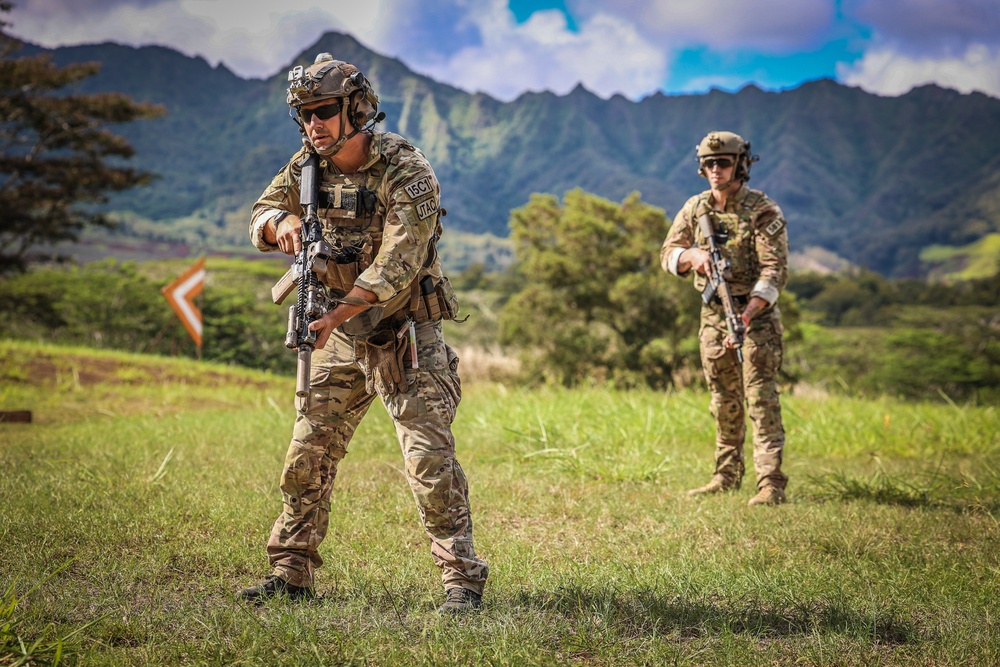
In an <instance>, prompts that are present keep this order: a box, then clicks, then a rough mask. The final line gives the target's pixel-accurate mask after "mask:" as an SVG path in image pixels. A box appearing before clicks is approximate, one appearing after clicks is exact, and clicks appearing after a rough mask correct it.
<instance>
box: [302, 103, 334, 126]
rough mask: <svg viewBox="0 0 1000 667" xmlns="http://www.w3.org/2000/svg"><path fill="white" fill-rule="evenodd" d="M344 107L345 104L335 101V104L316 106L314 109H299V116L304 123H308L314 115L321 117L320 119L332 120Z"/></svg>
mask: <svg viewBox="0 0 1000 667" xmlns="http://www.w3.org/2000/svg"><path fill="white" fill-rule="evenodd" d="M343 108H344V105H343V104H341V103H340V102H334V103H333V104H324V105H323V106H321V107H314V108H312V109H299V118H301V119H302V122H303V123H305V124H307V125H308V124H309V122H310V121H311V120H312V117H313V116H317V117H319V119H320V120H330V119H331V118H333V117H334V116H336V115H337V114H339V113H340V110H341V109H343Z"/></svg>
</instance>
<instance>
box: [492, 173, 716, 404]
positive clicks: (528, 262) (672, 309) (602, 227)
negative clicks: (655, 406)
mask: <svg viewBox="0 0 1000 667" xmlns="http://www.w3.org/2000/svg"><path fill="white" fill-rule="evenodd" d="M510 226H511V238H512V240H513V241H514V246H515V252H516V255H517V263H518V264H517V266H518V270H519V271H520V272H521V273H522V274H523V275H524V277H525V279H526V280H525V286H524V288H523V289H522V290H521V291H520V292H518V293H517V294H516V295H514V297H513V298H511V300H510V301H509V302H508V303H507V305H506V306H505V307H504V310H503V312H502V314H501V340H502V342H504V343H506V344H515V345H519V346H521V347H523V348H524V349H525V350H526V351H528V353H529V359H532V360H534V362H535V363H537V364H538V366H539V370H540V371H541V372H542V373H543V374H545V375H547V376H548V377H550V378H551V379H553V380H555V381H558V382H560V383H562V384H565V385H573V384H576V383H577V382H579V381H581V380H585V379H587V378H590V377H598V378H606V379H609V380H611V381H613V382H615V383H617V384H619V385H624V386H631V385H636V384H649V385H651V386H657V387H662V386H666V385H669V384H671V383H672V381H673V376H674V374H675V373H676V372H677V371H678V370H679V369H680V368H681V367H682V366H689V367H694V366H695V365H696V364H697V354H698V353H697V351H698V343H697V338H696V336H697V332H698V294H697V292H696V291H695V290H693V289H691V286H690V285H688V284H686V283H684V282H682V281H678V280H671V279H669V276H667V275H666V274H664V272H663V271H662V269H661V268H660V262H659V249H660V245H661V243H662V241H663V238H664V236H666V233H667V229H668V226H669V225H668V220H667V218H666V217H665V215H664V213H663V211H662V210H660V209H657V208H654V207H652V206H649V205H647V204H644V203H642V201H640V199H639V195H638V194H637V193H633V194H631V195H629V196H628V197H627V198H626V199H625V200H624V201H623V202H622V203H621V204H620V205H619V204H615V203H614V202H610V201H607V200H605V199H602V198H600V197H597V196H595V195H591V194H588V193H586V192H584V191H582V190H580V189H576V190H572V191H570V192H567V193H566V195H565V197H564V200H563V204H562V206H560V204H559V202H558V200H557V199H556V198H555V197H553V196H552V195H537V194H536V195H532V197H531V200H530V201H529V202H528V204H527V205H525V206H524V207H522V208H519V209H517V210H515V211H514V212H513V215H512V217H511V222H510ZM531 355H534V356H531Z"/></svg>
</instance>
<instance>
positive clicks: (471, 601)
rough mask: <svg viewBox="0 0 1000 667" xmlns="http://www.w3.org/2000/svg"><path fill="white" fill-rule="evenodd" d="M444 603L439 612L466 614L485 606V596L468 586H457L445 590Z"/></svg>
mask: <svg viewBox="0 0 1000 667" xmlns="http://www.w3.org/2000/svg"><path fill="white" fill-rule="evenodd" d="M445 593H446V594H447V595H446V597H445V600H444V604H442V605H441V606H440V607H438V613H439V614H464V613H465V612H469V611H475V610H477V609H479V608H480V607H482V606H483V596H482V595H480V594H479V593H476V592H474V591H470V590H469V589H468V588H459V587H457V586H455V587H452V588H449V589H448V590H447V591H445Z"/></svg>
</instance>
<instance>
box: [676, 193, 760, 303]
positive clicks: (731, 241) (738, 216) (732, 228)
mask: <svg viewBox="0 0 1000 667" xmlns="http://www.w3.org/2000/svg"><path fill="white" fill-rule="evenodd" d="M755 203H756V198H755V197H754V196H753V194H750V195H747V197H746V198H745V199H744V200H743V202H741V203H740V204H739V205H738V207H737V210H736V211H734V212H723V211H718V210H712V222H713V225H714V227H715V242H716V243H717V244H718V247H719V250H720V251H721V252H722V255H723V257H725V258H726V259H728V260H729V265H730V273H729V275H728V276H726V280H727V281H728V282H729V285H730V287H731V288H732V290H733V294H734V296H742V295H745V294H749V293H750V290H751V289H753V285H754V283H755V282H756V281H757V277H758V274H759V273H760V268H759V263H758V261H757V248H756V245H755V238H754V236H755V234H754V227H755V225H756V221H757V214H756V213H755V212H754V210H753V205H754V204H755ZM697 210H698V209H697V208H696V209H695V210H694V212H697ZM691 219H692V220H694V219H695V218H694V217H692V218H691ZM695 241H696V242H697V244H698V247H700V248H707V247H708V240H707V239H705V238H704V237H703V236H702V234H701V230H699V229H698V228H697V226H696V227H695ZM706 282H707V280H706V279H705V277H704V276H702V275H701V274H696V275H695V287H696V288H697V289H698V290H699V291H701V290H704V288H705V284H706Z"/></svg>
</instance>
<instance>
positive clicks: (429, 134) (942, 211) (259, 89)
mask: <svg viewBox="0 0 1000 667" xmlns="http://www.w3.org/2000/svg"><path fill="white" fill-rule="evenodd" d="M27 51H35V52H37V51H43V49H38V48H37V47H30V46H29V47H28V49H27ZM321 51H329V52H331V53H333V54H334V56H335V57H337V58H340V59H343V60H347V61H350V62H353V63H354V64H356V65H358V66H359V67H360V68H361V69H362V70H363V71H364V72H365V74H366V75H367V76H368V77H369V78H370V79H371V80H372V83H373V85H374V86H375V88H376V90H377V92H378V93H379V96H380V98H381V104H380V110H382V111H385V113H386V121H385V123H383V125H382V126H383V127H384V128H385V129H388V130H390V131H394V132H400V133H402V134H404V135H405V136H407V137H408V138H409V139H410V140H411V141H412V142H413V143H414V144H415V145H417V146H419V147H420V148H421V149H422V150H423V151H424V152H425V153H426V154H427V156H428V158H429V159H430V160H431V162H432V163H433V164H434V166H435V170H436V171H437V173H438V177H439V178H440V180H441V183H442V189H443V193H444V194H443V201H442V203H443V205H444V206H445V208H446V209H447V210H448V217H447V218H446V225H447V227H448V228H450V229H454V230H459V231H462V232H468V233H477V234H478V233H490V234H492V235H494V236H498V237H504V236H506V234H507V223H508V219H509V216H510V211H511V210H512V209H514V208H517V207H520V206H522V205H524V204H525V203H526V202H527V200H528V198H529V196H530V195H531V194H532V193H534V192H548V193H553V194H555V195H557V196H562V195H563V194H564V193H565V192H566V191H568V190H570V189H572V188H576V187H580V188H583V189H584V190H586V191H588V192H592V193H594V194H597V195H600V196H602V197H606V198H608V199H611V200H614V201H620V200H621V199H623V198H624V197H625V196H627V195H628V194H629V193H630V192H632V191H636V190H637V191H639V192H640V193H641V195H642V198H643V200H644V201H646V202H649V203H651V204H653V205H655V206H658V207H661V208H663V209H664V210H665V212H666V213H667V215H669V216H672V215H673V214H674V213H675V212H676V211H677V210H678V209H679V208H680V206H681V205H682V204H683V203H684V201H685V200H686V199H687V197H689V196H690V195H692V194H694V193H696V192H699V191H701V190H702V189H704V180H703V179H701V178H700V177H698V176H697V174H696V163H695V159H694V147H695V144H696V143H697V142H698V140H699V139H700V138H701V137H702V136H704V134H705V133H706V132H708V131H710V130H714V129H730V130H733V131H736V132H739V133H740V134H742V135H743V136H744V137H745V138H747V139H750V140H751V141H752V144H753V148H754V152H757V153H759V154H760V155H761V160H760V162H759V163H757V164H756V165H755V166H754V168H753V171H752V179H751V182H750V185H751V186H752V187H757V188H760V189H763V190H764V191H766V192H767V193H768V194H769V195H770V196H771V197H772V198H774V199H775V200H776V201H777V202H778V203H779V204H780V205H781V206H782V208H783V210H784V212H785V214H786V217H787V218H788V219H789V229H790V234H791V242H792V246H793V250H797V251H803V250H807V249H808V248H811V247H816V248H821V249H823V250H825V251H827V252H831V253H834V254H835V255H836V256H838V257H840V258H844V259H846V260H848V261H850V262H852V263H853V264H855V265H861V266H865V267H868V268H871V269H874V270H876V271H879V272H880V273H883V274H885V275H890V276H919V275H926V274H927V272H928V271H929V270H930V269H931V266H930V265H928V264H927V263H925V262H922V261H921V259H920V253H921V251H922V250H923V249H924V248H925V247H928V246H964V245H968V244H971V243H973V242H975V241H977V240H978V239H980V238H982V237H983V236H986V235H987V234H990V233H997V232H1000V175H998V170H997V166H1000V100H997V99H994V98H991V97H988V96H985V95H982V94H979V93H973V94H960V93H958V92H955V91H952V90H948V89H943V88H940V87H938V86H924V87H921V88H917V89H914V90H912V91H911V92H909V93H907V94H906V95H903V96H900V97H880V96H877V95H872V94H869V93H866V92H864V91H862V90H860V89H858V88H851V87H847V86H843V85H840V84H838V83H836V82H834V81H831V80H817V81H812V82H808V83H805V84H803V85H801V86H799V87H797V88H795V89H792V90H784V91H780V92H769V91H764V90H761V89H759V88H756V87H754V86H747V87H745V88H743V89H742V90H740V91H738V92H736V93H727V92H723V91H719V90H713V91H711V92H709V93H706V94H700V95H676V96H675V95H669V96H668V95H664V94H661V93H657V94H654V95H652V96H650V97H647V98H644V99H642V100H640V101H638V102H632V101H630V100H628V99H626V98H624V97H621V96H614V97H611V98H610V99H607V100H605V99H602V98H599V97H597V96H596V95H594V94H592V93H591V92H589V91H587V90H586V89H584V88H583V87H582V86H577V87H576V88H575V89H574V90H573V91H571V92H570V93H568V94H566V95H555V94H553V93H549V92H542V93H525V94H523V95H521V96H520V97H518V98H517V99H515V100H513V101H511V102H501V101H499V100H496V99H494V98H492V97H490V96H488V95H485V94H482V93H476V94H471V93H467V92H465V91H462V90H459V89H457V88H454V87H452V86H448V85H446V84H442V83H439V82H436V81H434V80H433V79H431V78H429V77H426V76H422V75H419V74H416V73H414V72H413V71H411V70H410V69H409V68H408V67H407V66H406V65H405V64H404V63H402V62H401V61H399V60H396V59H393V58H388V57H385V56H382V55H379V54H377V53H374V52H372V51H370V50H368V49H367V48H365V47H364V46H362V45H361V44H360V43H358V42H357V41H356V40H355V39H354V38H353V37H351V36H349V35H344V34H338V33H328V34H326V35H324V36H323V37H322V38H321V39H320V40H319V41H318V42H317V43H315V44H314V45H312V46H311V47H309V48H307V49H305V50H304V51H303V52H302V54H301V55H300V56H299V57H298V58H296V59H295V60H294V62H293V63H290V64H289V67H291V66H292V65H294V64H306V63H309V62H311V60H312V58H313V57H314V56H315V54H316V53H318V52H321ZM51 53H52V55H53V58H54V60H55V62H57V63H59V64H66V63H69V62H81V61H98V62H101V63H103V66H102V70H101V72H100V74H98V75H97V76H95V77H92V78H91V79H88V80H86V81H84V82H83V83H82V85H81V86H80V89H79V90H80V91H81V92H101V91H110V90H116V91H121V92H124V93H126V94H128V95H130V96H131V97H133V98H135V99H137V100H141V101H146V102H155V103H159V104H163V105H164V106H165V107H166V108H167V111H168V113H167V115H166V116H164V117H163V118H161V119H157V120H153V121H145V122H141V123H136V124H134V125H129V126H125V127H122V128H120V130H119V131H120V132H121V134H123V135H124V136H126V137H127V138H128V139H129V140H130V141H131V142H132V143H133V146H134V147H135V148H136V151H137V156H136V158H135V160H134V162H135V163H136V165H137V166H139V167H140V168H143V169H147V170H150V171H153V172H156V173H158V174H160V178H158V179H157V180H156V181H155V182H154V183H153V184H152V185H150V186H148V187H146V188H143V189H141V190H134V191H131V192H129V193H125V194H123V195H120V196H117V197H116V198H115V199H114V200H113V201H112V203H111V209H112V210H116V211H122V212H124V213H126V215H124V220H125V221H126V224H125V225H124V232H125V233H129V232H130V233H133V234H136V235H140V236H145V237H147V238H156V239H159V240H169V239H181V240H184V241H185V242H187V243H189V244H191V245H195V246H197V245H199V244H204V245H206V246H208V245H215V244H223V245H228V246H236V245H241V244H246V240H245V238H246V236H245V235H246V213H247V211H248V210H249V205H250V204H251V203H252V202H253V200H254V199H255V198H256V197H257V195H258V194H259V193H260V192H261V191H262V190H263V188H264V186H265V185H266V184H267V183H268V182H269V180H270V178H271V176H272V175H273V174H274V173H275V172H276V171H277V170H278V169H279V168H280V167H281V166H282V165H283V164H284V162H285V161H286V160H287V159H288V157H289V156H290V155H291V153H292V152H293V151H294V150H295V149H296V148H297V147H298V146H299V145H300V138H299V134H298V131H297V128H296V126H295V124H294V123H293V122H292V121H291V119H289V118H288V116H287V107H286V106H285V104H284V95H285V85H286V84H285V71H286V70H287V68H286V69H283V70H282V71H281V72H279V73H277V74H275V75H274V76H272V77H269V78H267V79H253V80H246V79H241V78H239V77H238V76H236V75H235V74H233V73H232V72H231V71H229V70H228V69H226V68H225V67H223V66H218V67H212V66H211V65H210V64H209V63H207V62H206V61H205V60H204V59H201V58H192V57H188V56H184V55H182V54H180V53H178V52H176V51H172V50H171V49H168V48H164V47H142V48H134V47H126V46H121V45H117V44H107V43H106V44H95V45H86V46H75V47H63V48H59V49H55V50H53V51H51ZM512 76H516V73H512Z"/></svg>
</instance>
